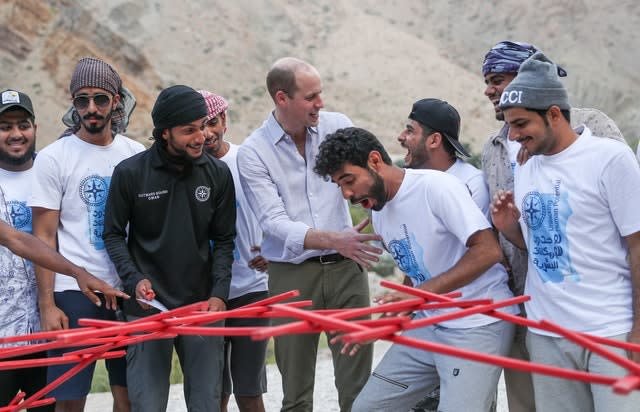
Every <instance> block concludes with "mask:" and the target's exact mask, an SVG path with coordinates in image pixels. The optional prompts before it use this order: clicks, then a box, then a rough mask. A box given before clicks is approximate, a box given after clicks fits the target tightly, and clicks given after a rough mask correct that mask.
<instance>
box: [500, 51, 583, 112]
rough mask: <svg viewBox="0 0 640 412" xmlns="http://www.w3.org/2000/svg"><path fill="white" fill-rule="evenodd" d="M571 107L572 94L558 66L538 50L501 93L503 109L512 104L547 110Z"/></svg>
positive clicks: (513, 105)
mask: <svg viewBox="0 0 640 412" xmlns="http://www.w3.org/2000/svg"><path fill="white" fill-rule="evenodd" d="M554 105H555V106H558V107H560V109H561V110H569V109H570V108H571V106H569V95H568V94H567V90H566V89H565V88H564V86H563V85H562V83H561V82H560V78H559V77H558V67H557V66H556V65H555V63H553V62H552V61H551V60H549V59H548V58H547V56H545V55H544V53H542V52H540V51H538V52H536V53H535V54H533V55H532V56H531V57H529V58H528V59H527V60H525V61H524V62H523V63H522V65H521V66H520V71H519V72H518V75H517V76H516V77H515V79H513V81H512V82H511V83H509V85H508V86H507V87H506V88H505V89H504V92H502V96H500V104H499V105H498V107H500V109H501V110H504V109H508V108H510V107H524V108H526V109H535V110H546V109H548V108H549V107H551V106H554Z"/></svg>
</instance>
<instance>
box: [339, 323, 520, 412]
mask: <svg viewBox="0 0 640 412" xmlns="http://www.w3.org/2000/svg"><path fill="white" fill-rule="evenodd" d="M418 316H420V315H418ZM513 331H514V325H513V324H511V323H509V322H505V321H498V322H495V323H491V324H489V325H484V326H479V327H474V328H468V329H449V328H445V327H441V326H438V325H435V326H427V327H424V328H419V329H412V330H408V331H406V332H405V333H404V334H403V336H408V337H412V338H415V339H420V340H424V341H430V342H435V343H442V344H446V345H450V346H455V347H457V348H462V349H469V350H474V351H477V352H483V353H488V354H493V355H506V354H507V353H508V352H509V348H510V346H511V342H512V340H513ZM501 370H502V368H500V367H498V366H493V365H489V364H485V363H479V362H473V361H468V360H465V359H461V358H455V357H451V356H446V355H441V354H438V353H433V352H427V351H424V350H421V349H416V348H412V347H409V346H404V345H399V344H393V345H392V346H391V347H390V348H389V350H388V351H387V353H386V354H385V355H384V357H383V358H382V360H381V361H380V363H379V364H378V366H377V367H376V369H375V371H374V372H373V373H372V375H371V377H370V378H369V380H368V381H367V384H366V385H365V387H364V388H363V389H362V391H361V392H360V394H359V395H358V397H357V398H356V401H355V402H354V404H353V408H352V412H365V411H366V412H373V411H379V412H392V411H393V412H397V411H406V410H409V409H410V408H411V407H412V406H413V405H415V404H416V402H417V401H419V400H420V399H422V398H423V397H424V396H425V395H426V394H427V393H429V392H430V391H431V390H433V388H435V387H436V386H437V385H438V383H439V384H440V405H439V407H438V410H439V411H442V412H448V411H467V412H474V411H478V412H485V411H487V410H489V408H490V406H491V403H492V401H493V399H494V394H495V391H496V387H497V385H498V380H499V379H500V372H501Z"/></svg>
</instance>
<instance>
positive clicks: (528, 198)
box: [522, 192, 546, 229]
mask: <svg viewBox="0 0 640 412" xmlns="http://www.w3.org/2000/svg"><path fill="white" fill-rule="evenodd" d="M545 213H546V211H545V207H544V202H543V201H542V196H541V195H540V193H539V192H529V193H527V194H526V195H525V197H524V199H522V214H523V219H524V222H525V223H526V224H527V226H528V227H529V228H531V229H537V228H539V227H540V225H542V222H543V221H544V215H545Z"/></svg>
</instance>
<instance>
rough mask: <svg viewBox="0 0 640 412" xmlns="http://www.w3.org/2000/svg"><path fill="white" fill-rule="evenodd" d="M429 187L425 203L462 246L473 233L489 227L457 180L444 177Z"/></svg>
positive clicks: (464, 188)
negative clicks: (427, 203)
mask: <svg viewBox="0 0 640 412" xmlns="http://www.w3.org/2000/svg"><path fill="white" fill-rule="evenodd" d="M432 182H433V183H434V184H430V185H429V192H428V193H429V195H428V198H427V201H428V202H429V205H430V207H431V209H432V210H433V213H434V215H435V216H436V217H438V218H439V219H440V220H441V222H442V224H443V225H444V226H445V227H446V228H447V229H448V230H449V231H450V232H451V233H453V234H454V235H455V236H456V237H457V238H458V239H459V240H460V241H461V242H462V243H463V244H464V245H466V244H467V240H468V239H469V237H471V235H473V234H474V233H476V232H478V231H480V230H484V229H488V228H490V227H491V225H490V224H489V221H488V220H487V218H486V217H485V216H484V215H483V213H482V211H480V209H479V208H478V206H477V205H476V204H475V202H474V200H473V199H472V198H471V194H470V193H469V189H468V188H467V186H465V185H464V184H463V183H462V182H460V180H459V179H457V178H455V177H453V176H449V175H444V176H440V177H438V179H433V181H432Z"/></svg>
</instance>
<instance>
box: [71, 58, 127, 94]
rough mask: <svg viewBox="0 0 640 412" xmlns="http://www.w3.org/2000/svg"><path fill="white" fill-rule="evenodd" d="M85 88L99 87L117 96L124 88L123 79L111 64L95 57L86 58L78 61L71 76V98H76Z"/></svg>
mask: <svg viewBox="0 0 640 412" xmlns="http://www.w3.org/2000/svg"><path fill="white" fill-rule="evenodd" d="M83 87H97V88H99V89H103V90H106V91H108V92H109V93H111V94H112V95H116V94H118V91H119V90H120V88H121V87H122V79H120V76H119V75H118V73H116V71H115V70H114V69H113V67H111V65H109V63H106V62H104V61H102V60H100V59H96V58H93V57H84V58H82V59H80V60H79V61H78V63H77V64H76V68H75V69H74V70H73V75H71V83H70V84H69V91H70V92H71V96H75V94H76V92H77V91H78V90H80V89H82V88H83Z"/></svg>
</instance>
